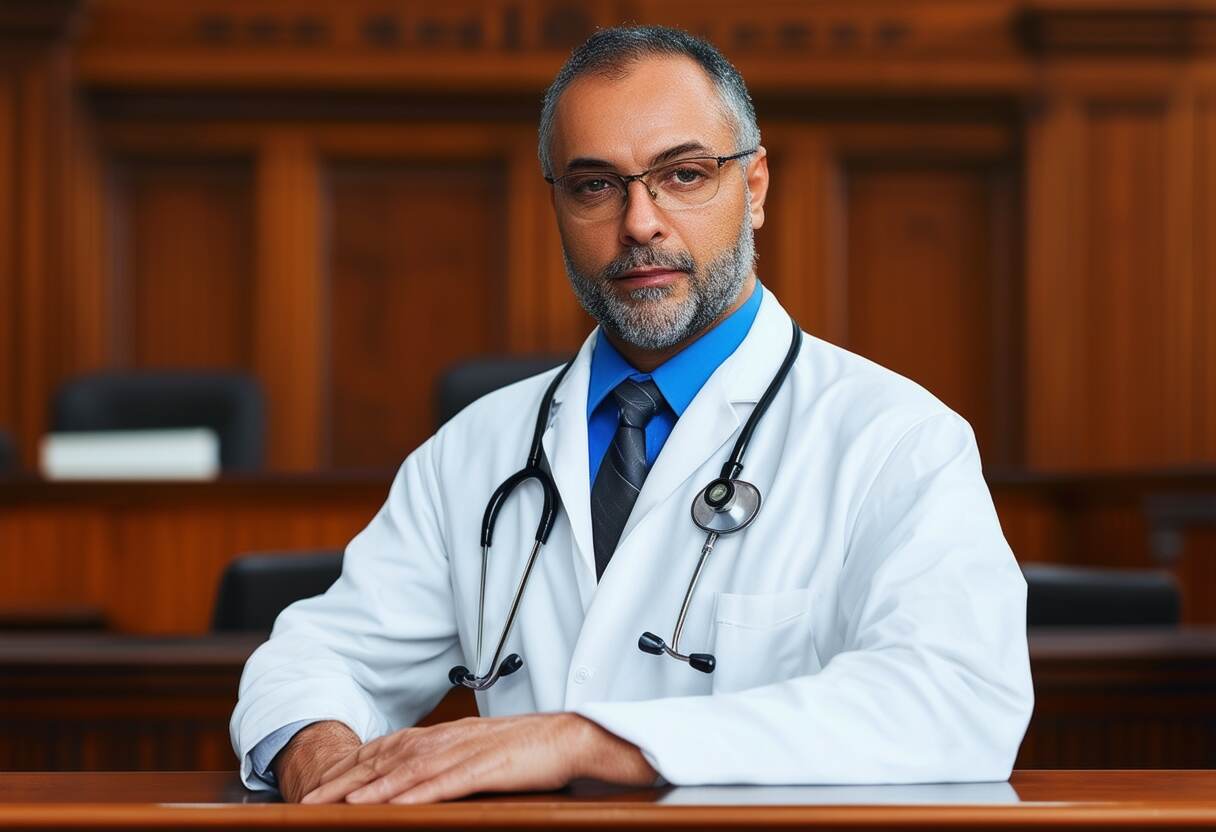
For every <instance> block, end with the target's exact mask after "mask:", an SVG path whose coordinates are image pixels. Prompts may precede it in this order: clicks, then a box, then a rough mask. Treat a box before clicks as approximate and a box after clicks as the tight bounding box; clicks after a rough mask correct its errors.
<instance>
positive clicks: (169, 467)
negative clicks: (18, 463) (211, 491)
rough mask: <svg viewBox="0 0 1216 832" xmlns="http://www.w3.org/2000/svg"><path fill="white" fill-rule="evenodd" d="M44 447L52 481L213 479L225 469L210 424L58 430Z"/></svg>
mask: <svg viewBox="0 0 1216 832" xmlns="http://www.w3.org/2000/svg"><path fill="white" fill-rule="evenodd" d="M40 450H41V453H40V467H41V469H42V475H43V476H44V477H46V478H47V479H51V480H208V479H215V477H217V476H218V475H219V472H220V441H219V437H218V436H216V435H215V431H213V430H211V429H210V428H181V429H177V428H175V429H172V430H121V431H97V432H92V431H88V432H72V433H52V434H48V435H46V436H44V437H43V438H42V445H41V449H40Z"/></svg>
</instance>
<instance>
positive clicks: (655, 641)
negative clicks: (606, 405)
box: [448, 316, 802, 690]
mask: <svg viewBox="0 0 1216 832" xmlns="http://www.w3.org/2000/svg"><path fill="white" fill-rule="evenodd" d="M790 324H791V326H792V327H793V335H792V337H791V339H790V346H789V349H788V351H787V352H786V355H785V358H784V360H783V361H782V362H781V367H780V368H779V369H778V370H777V372H776V374H775V375H774V376H773V378H772V380H771V381H770V382H769V385H768V387H767V388H766V389H765V391H764V394H763V395H762V396H761V397H760V400H759V401H758V402H757V403H756V407H755V409H753V410H752V412H751V414H750V415H749V416H748V419H747V422H746V423H745V424H744V426H743V430H742V431H741V432H740V433H739V438H738V440H736V442H735V446H734V449H733V450H732V451H731V455H730V457H729V458H728V459H727V461H726V462H725V463H724V464H723V466H722V470H721V473H720V475H719V478H718V480H715V481H714V482H713V483H711V484H710V486H707V487H706V488H705V489H703V490H702V491H701V492H699V493H698V494H697V497H696V499H697V500H705V501H706V503H707V504H708V505H710V506H712V507H713V508H714V510H715V511H722V510H724V509H723V507H722V506H721V505H720V504H718V503H711V502H710V500H709V498H708V496H707V494H708V492H709V490H710V488H711V487H712V486H713V485H714V484H716V483H724V484H725V486H726V488H727V489H733V488H734V486H735V484H736V482H738V485H740V486H743V485H746V486H747V488H749V489H751V490H752V491H753V492H755V496H754V497H753V499H755V501H756V503H755V506H754V507H753V508H752V509H751V510H750V511H748V516H747V517H745V518H743V519H742V520H741V521H738V522H734V521H732V520H731V519H729V518H728V519H727V520H726V521H725V522H728V523H729V522H734V525H733V526H731V527H729V528H725V527H724V528H708V527H705V526H702V528H703V529H705V531H707V536H706V538H705V544H704V545H703V546H702V547H701V553H700V555H699V557H698V559H697V565H696V568H695V569H694V570H693V574H692V578H691V579H690V580H689V582H688V588H687V590H686V591H685V593H684V601H683V603H681V605H680V612H679V615H678V616H677V617H676V625H675V628H674V631H673V634H672V638H671V645H670V646H669V645H667V644H666V643H664V641H663V639H661V638H659V637H658V636H656V635H654V634H653V633H649V632H647V633H643V634H642V636H641V638H639V639H638V647H639V648H640V649H641V650H643V651H644V652H647V653H653V654H663V653H666V654H667V655H669V656H671V657H672V658H675V659H678V660H680V661H683V662H687V663H688V664H690V665H691V666H692V667H694V668H696V669H697V670H700V671H702V672H705V673H711V672H713V670H714V667H715V664H716V660H715V658H714V657H713V656H712V655H711V654H708V653H689V654H687V655H685V654H683V653H680V651H679V644H680V636H681V635H682V634H683V631H684V623H685V620H686V618H687V615H688V610H689V607H690V606H691V604H692V598H693V593H694V592H695V591H696V588H697V584H698V583H699V582H700V580H701V574H702V572H703V571H704V569H705V565H706V563H707V561H708V559H709V555H710V553H711V552H712V551H713V549H714V545H715V544H716V543H717V541H718V539H719V538H720V537H721V536H722V535H723V534H732V533H734V532H737V531H740V530H741V529H743V528H745V527H747V526H748V525H750V524H751V522H752V520H754V519H755V517H756V514H757V513H758V512H759V497H758V495H759V492H758V490H757V489H756V488H755V486H753V485H751V484H749V483H743V482H742V481H738V480H737V478H738V476H739V474H740V473H742V471H743V456H744V454H745V453H746V452H747V447H748V445H749V444H750V443H751V439H752V434H753V433H755V430H756V426H757V425H758V424H759V422H760V419H761V418H763V416H764V414H765V412H766V411H767V410H768V408H769V405H771V404H772V402H773V399H774V398H776V396H777V392H778V391H779V390H780V389H781V386H782V385H783V384H784V383H785V380H786V378H787V377H788V376H789V374H790V370H791V369H792V368H793V366H794V361H795V360H796V359H797V357H798V352H799V350H800V349H801V346H802V329H801V328H800V327H799V326H798V322H797V321H795V320H794V318H793V316H790ZM573 363H574V359H571V360H570V361H568V362H567V363H566V365H565V366H564V367H562V369H561V371H560V372H558V373H557V375H555V376H554V377H553V380H552V381H550V382H549V386H548V388H546V390H545V395H544V397H543V398H542V400H541V406H540V409H539V410H538V412H537V414H536V427H535V429H534V430H533V433H532V446H531V448H530V449H529V452H528V461H527V464H526V465H525V466H524V467H523V468H522V469H520V470H519V471H517V472H516V473H514V474H512V475H511V476H510V477H508V478H507V480H506V481H505V482H503V483H502V485H500V486H499V487H498V488H497V489H495V490H494V493H493V494H492V495H491V496H490V500H489V502H488V503H487V505H486V511H485V514H484V516H483V517H482V524H481V586H480V591H479V603H478V612H477V666H476V670H480V669H481V659H482V643H483V635H484V624H485V608H486V573H487V571H488V563H489V551H490V546H491V545H492V543H493V538H494V525H495V523H496V522H497V519H498V512H499V511H500V510H501V509H502V506H503V504H504V503H506V501H507V498H508V497H510V495H511V493H512V492H513V491H515V489H516V488H518V487H519V486H520V484H522V483H524V482H527V481H528V480H536V481H537V482H539V483H540V486H541V490H542V492H543V499H544V504H543V506H542V509H541V519H540V523H539V524H538V525H537V527H536V537H535V540H534V542H533V545H532V551H531V553H530V554H529V555H528V561H527V564H526V565H525V566H524V571H523V574H522V575H520V578H519V583H518V584H517V585H516V587H515V594H514V596H513V597H512V600H511V607H510V609H509V611H508V612H507V618H506V621H505V622H504V623H503V628H502V631H501V633H500V634H499V637H498V645H497V647H496V648H495V649H494V657H493V658H492V659H491V661H490V668H489V672H488V673H487V674H486V675H484V676H476V675H475V673H476V670H475V671H473V672H470V671H469V669H468V668H466V667H464V666H463V665H460V666H457V667H453V668H452V670H451V671H450V672H449V674H448V679H449V680H450V681H451V682H452V684H453V685H459V686H463V687H467V688H471V689H473V690H485V689H487V688H489V687H490V686H491V685H493V684H494V683H495V682H497V681H498V680H499V679H500V678H502V677H503V676H508V675H510V674H512V673H514V672H515V671H517V670H519V668H521V667H522V666H523V659H522V658H520V656H519V654H518V653H512V654H511V655H509V656H507V657H506V659H502V653H503V650H504V649H505V648H506V644H507V641H508V640H509V639H510V637H511V629H512V627H513V626H514V624H515V618H516V615H517V614H518V612H519V607H520V604H521V602H522V601H523V594H524V590H525V589H527V586H528V578H529V577H530V576H531V574H532V569H533V567H535V565H536V561H537V558H538V557H539V555H540V550H541V548H542V547H543V546H544V545H545V543H546V542H548V539H549V533H550V532H552V531H553V525H554V523H555V522H556V519H557V509H558V506H559V504H560V498H559V495H558V492H557V485H556V483H555V482H554V481H553V477H552V475H550V474H549V472H548V471H546V470H545V469H544V468H543V467H542V466H541V454H542V441H543V439H544V434H545V430H546V429H547V427H548V422H549V415H550V411H551V410H552V407H553V398H554V395H555V394H556V392H557V388H558V385H560V384H561V382H562V379H563V378H565V376H566V373H567V371H568V370H569V369H570V367H571V365H573ZM724 493H733V491H724ZM695 505H696V503H695V501H694V507H695ZM719 516H721V515H719ZM694 522H696V515H695V514H694ZM718 522H719V523H720V522H722V521H721V520H719V521H718ZM697 525H698V526H700V525H701V523H699V522H698V523H697ZM500 660H501V661H500Z"/></svg>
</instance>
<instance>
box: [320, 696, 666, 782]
mask: <svg viewBox="0 0 1216 832" xmlns="http://www.w3.org/2000/svg"><path fill="white" fill-rule="evenodd" d="M579 777H591V778H595V779H598V780H605V781H607V782H611V783H624V784H629V785H639V786H643V785H649V784H650V783H653V782H654V780H655V777H656V773H655V770H654V769H653V768H651V767H650V764H649V763H647V762H646V759H645V758H644V757H643V756H642V753H641V751H639V750H638V749H637V747H636V746H634V745H632V744H630V743H628V742H625V741H624V740H622V739H620V738H619V737H617V736H615V735H613V734H610V733H609V732H607V731H605V730H604V729H602V728H600V727H599V726H598V725H596V724H595V723H594V722H591V721H590V720H588V719H585V718H583V717H581V716H578V715H577V714H570V713H558V714H530V715H527V716H516V717H498V718H478V717H474V718H470V719H461V720H457V721H455V722H446V723H442V724H440V725H433V726H430V727H428V728H405V729H403V730H401V731H397V732H396V733H393V734H388V735H387V736H384V737H380V738H379V739H376V740H372V741H371V742H369V743H367V744H366V745H364V746H363V747H362V748H360V749H359V750H358V751H356V752H354V753H351V754H349V755H347V756H346V757H345V759H342V760H340V761H339V762H337V763H336V764H335V765H333V766H332V767H331V768H330V769H329V770H328V771H326V772H324V774H322V775H321V779H320V785H319V786H318V787H317V788H316V789H314V790H313V791H311V792H310V793H308V794H306V795H305V796H304V798H303V800H302V801H301V802H302V803H335V802H338V801H342V800H345V801H346V802H347V803H429V802H433V801H438V800H452V799H455V798H458V797H463V796H465V795H468V794H473V793H475V792H487V791H494V792H501V791H543V790H550V789H560V788H562V787H563V786H565V785H566V784H567V783H569V782H570V781H571V780H573V779H576V778H579Z"/></svg>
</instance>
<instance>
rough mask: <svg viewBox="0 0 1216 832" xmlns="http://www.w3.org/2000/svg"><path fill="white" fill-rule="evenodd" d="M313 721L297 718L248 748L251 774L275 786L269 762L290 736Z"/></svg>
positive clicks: (288, 740) (287, 741)
mask: <svg viewBox="0 0 1216 832" xmlns="http://www.w3.org/2000/svg"><path fill="white" fill-rule="evenodd" d="M315 721H316V720H312V719H298V720H296V721H295V722H289V723H288V724H286V725H284V726H283V727H282V728H279V729H278V730H276V731H274V732H272V733H270V734H268V735H266V737H265V738H264V739H263V740H262V741H261V742H259V743H258V744H257V745H255V746H254V747H253V748H251V749H249V762H250V764H251V768H252V771H253V775H254V776H255V777H258V778H259V779H261V780H262V782H264V783H266V784H267V785H269V786H274V787H276V788H277V787H278V783H277V782H276V781H275V777H274V772H273V771H271V769H270V764H271V763H272V762H273V761H274V758H275V757H276V756H277V755H278V753H279V752H280V751H282V750H283V748H284V746H286V745H287V743H289V742H291V738H292V737H294V736H295V735H296V734H298V733H299V732H300V731H302V730H303V729H305V728H307V727H308V726H309V725H312V724H313V723H314V722H315Z"/></svg>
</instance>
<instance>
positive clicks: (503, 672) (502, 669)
mask: <svg viewBox="0 0 1216 832" xmlns="http://www.w3.org/2000/svg"><path fill="white" fill-rule="evenodd" d="M523 666H524V660H523V659H521V658H520V657H519V654H518V653H512V654H511V655H509V656H507V657H506V658H505V659H503V660H502V664H500V665H499V666H498V676H499V678H502V677H503V676H510V675H511V674H512V673H514V672H515V671H517V670H519V669H520V668H521V667H523Z"/></svg>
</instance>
